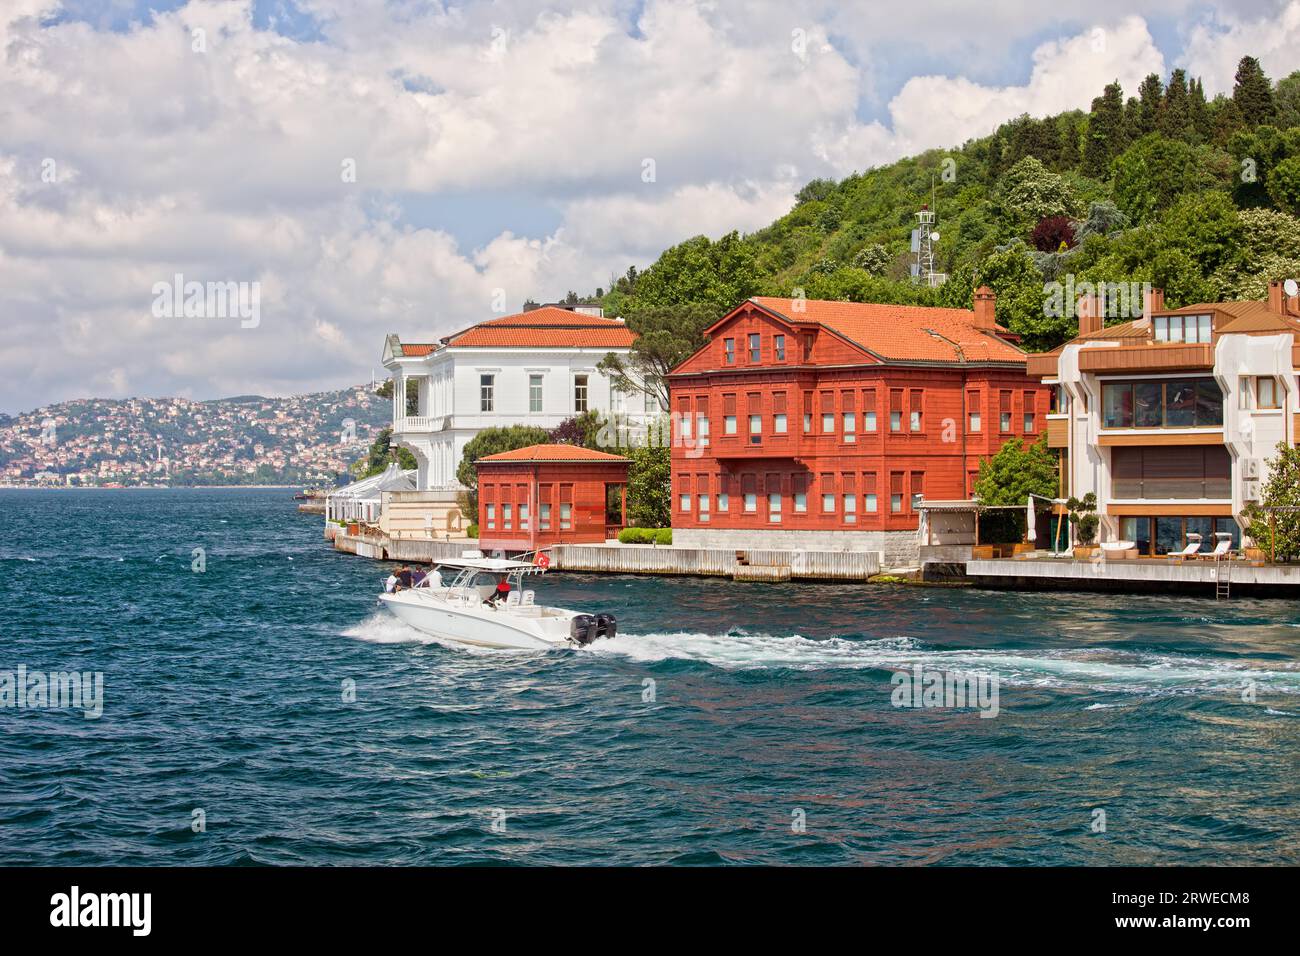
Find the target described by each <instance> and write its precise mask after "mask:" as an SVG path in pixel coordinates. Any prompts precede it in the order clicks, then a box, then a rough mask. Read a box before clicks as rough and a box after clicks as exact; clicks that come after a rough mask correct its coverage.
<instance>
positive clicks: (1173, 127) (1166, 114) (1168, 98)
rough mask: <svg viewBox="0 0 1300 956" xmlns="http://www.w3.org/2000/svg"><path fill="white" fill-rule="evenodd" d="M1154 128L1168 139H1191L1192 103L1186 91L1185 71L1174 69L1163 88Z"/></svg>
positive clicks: (1188, 140) (1185, 140) (1186, 140)
mask: <svg viewBox="0 0 1300 956" xmlns="http://www.w3.org/2000/svg"><path fill="white" fill-rule="evenodd" d="M1156 128H1157V129H1158V130H1159V131H1160V132H1161V133H1162V134H1163V135H1165V136H1168V137H1169V138H1170V139H1181V140H1183V141H1184V142H1190V141H1191V140H1192V139H1193V127H1192V104H1191V99H1190V96H1189V95H1188V92H1187V71H1185V70H1174V72H1173V73H1171V74H1170V76H1169V86H1168V87H1167V88H1166V89H1165V101H1164V103H1163V105H1162V106H1161V109H1160V117H1159V120H1158V122H1157V123H1156Z"/></svg>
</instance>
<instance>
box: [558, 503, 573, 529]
mask: <svg viewBox="0 0 1300 956" xmlns="http://www.w3.org/2000/svg"><path fill="white" fill-rule="evenodd" d="M571 527H573V505H571V504H569V503H567V502H563V501H562V502H560V530H561V531H568V530H569V529H570V528H571Z"/></svg>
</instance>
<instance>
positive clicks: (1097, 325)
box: [1078, 295, 1102, 335]
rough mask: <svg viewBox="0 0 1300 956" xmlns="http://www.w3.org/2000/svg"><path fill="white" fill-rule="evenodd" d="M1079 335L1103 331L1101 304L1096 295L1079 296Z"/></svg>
mask: <svg viewBox="0 0 1300 956" xmlns="http://www.w3.org/2000/svg"><path fill="white" fill-rule="evenodd" d="M1078 315H1079V334H1080V335H1087V334H1088V333H1089V332H1100V331H1101V322H1102V317H1101V303H1100V302H1099V301H1098V300H1097V297H1096V296H1094V295H1081V296H1079V308H1078Z"/></svg>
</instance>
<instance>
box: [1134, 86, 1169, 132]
mask: <svg viewBox="0 0 1300 956" xmlns="http://www.w3.org/2000/svg"><path fill="white" fill-rule="evenodd" d="M1164 99H1165V85H1164V84H1163V83H1162V82H1160V76H1159V74H1156V73H1149V74H1147V78H1146V79H1145V80H1143V81H1142V85H1141V86H1139V87H1138V106H1139V109H1138V127H1137V130H1138V132H1137V136H1135V137H1134V138H1135V139H1136V138H1138V137H1141V136H1145V135H1146V134H1147V133H1154V132H1155V131H1156V124H1157V122H1159V118H1160V106H1161V104H1162V103H1163V102H1164Z"/></svg>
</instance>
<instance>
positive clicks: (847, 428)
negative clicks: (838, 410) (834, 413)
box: [844, 412, 858, 445]
mask: <svg viewBox="0 0 1300 956" xmlns="http://www.w3.org/2000/svg"><path fill="white" fill-rule="evenodd" d="M857 428H858V422H857V416H856V415H854V413H853V412H845V413H844V441H845V442H846V443H848V444H850V445H851V444H853V443H854V442H855V441H857V440H858V436H857V434H856V432H857Z"/></svg>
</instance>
